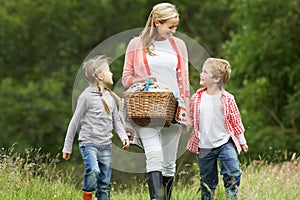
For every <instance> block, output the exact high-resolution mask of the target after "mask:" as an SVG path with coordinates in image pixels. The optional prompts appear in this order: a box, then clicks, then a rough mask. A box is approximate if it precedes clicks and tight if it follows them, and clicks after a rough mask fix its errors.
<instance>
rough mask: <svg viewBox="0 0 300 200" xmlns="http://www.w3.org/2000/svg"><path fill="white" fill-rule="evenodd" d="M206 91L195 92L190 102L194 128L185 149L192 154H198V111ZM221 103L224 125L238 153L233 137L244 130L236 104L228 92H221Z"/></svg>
mask: <svg viewBox="0 0 300 200" xmlns="http://www.w3.org/2000/svg"><path fill="white" fill-rule="evenodd" d="M205 91H206V88H201V89H199V90H197V91H196V93H195V94H194V95H193V96H192V98H191V101H190V117H191V122H192V125H193V127H194V130H193V132H192V134H191V136H190V139H189V141H188V143H187V149H188V150H189V151H191V152H192V153H199V150H200V147H199V135H198V134H199V109H200V102H201V96H202V94H203V92H205ZM221 101H222V105H223V115H224V116H225V117H224V124H225V127H226V129H227V130H228V132H229V133H230V136H231V138H232V140H233V142H234V144H235V146H236V148H237V151H238V152H239V153H240V152H241V150H242V148H241V145H240V143H239V140H238V139H237V138H236V137H235V135H238V134H242V133H244V132H245V128H244V126H243V124H242V120H241V115H240V112H239V109H238V107H237V104H236V102H235V100H234V96H233V95H232V94H230V93H229V92H227V91H225V90H223V92H222V95H221Z"/></svg>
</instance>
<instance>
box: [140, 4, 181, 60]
mask: <svg viewBox="0 0 300 200" xmlns="http://www.w3.org/2000/svg"><path fill="white" fill-rule="evenodd" d="M176 17H179V14H178V12H177V10H176V7H175V5H173V4H170V3H159V4H156V5H155V6H153V8H152V11H151V13H150V14H149V16H148V20H147V22H146V25H145V28H144V30H143V31H142V32H141V34H140V36H141V41H142V46H143V48H144V49H146V51H147V53H149V55H154V53H153V52H151V51H150V49H149V48H150V46H151V45H152V43H153V41H154V38H155V37H156V34H157V30H156V28H155V25H154V23H155V21H156V20H158V21H159V22H160V23H164V22H165V21H167V20H168V19H171V18H176Z"/></svg>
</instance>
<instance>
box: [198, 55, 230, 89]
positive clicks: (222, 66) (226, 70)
mask: <svg viewBox="0 0 300 200" xmlns="http://www.w3.org/2000/svg"><path fill="white" fill-rule="evenodd" d="M203 65H205V66H206V67H209V68H211V69H212V70H211V72H212V74H213V76H214V77H221V81H220V84H221V85H224V84H225V83H227V82H228V81H229V79H230V74H231V67H230V64H229V62H228V61H227V60H224V59H220V58H208V59H207V60H206V61H205V62H204V64H203Z"/></svg>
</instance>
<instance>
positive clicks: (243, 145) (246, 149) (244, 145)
mask: <svg viewBox="0 0 300 200" xmlns="http://www.w3.org/2000/svg"><path fill="white" fill-rule="evenodd" d="M241 147H242V150H243V151H244V152H245V153H247V152H248V145H247V144H242V145H241Z"/></svg>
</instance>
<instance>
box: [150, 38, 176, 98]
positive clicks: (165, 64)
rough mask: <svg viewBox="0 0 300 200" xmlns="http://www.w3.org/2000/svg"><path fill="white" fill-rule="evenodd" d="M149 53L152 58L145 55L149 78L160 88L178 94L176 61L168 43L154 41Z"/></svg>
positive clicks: (165, 41) (167, 41)
mask: <svg viewBox="0 0 300 200" xmlns="http://www.w3.org/2000/svg"><path fill="white" fill-rule="evenodd" d="M151 51H152V52H153V53H154V54H155V55H154V56H150V55H149V54H147V55H146V57H147V61H148V64H149V68H150V72H151V76H153V77H155V78H156V81H157V84H158V85H159V86H160V87H162V88H169V89H170V90H171V91H172V92H177V94H179V87H178V81H177V71H176V69H177V64H178V59H177V55H176V52H175V51H174V49H173V47H172V45H171V43H170V41H169V40H168V39H167V40H163V41H154V42H153V47H151Z"/></svg>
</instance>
